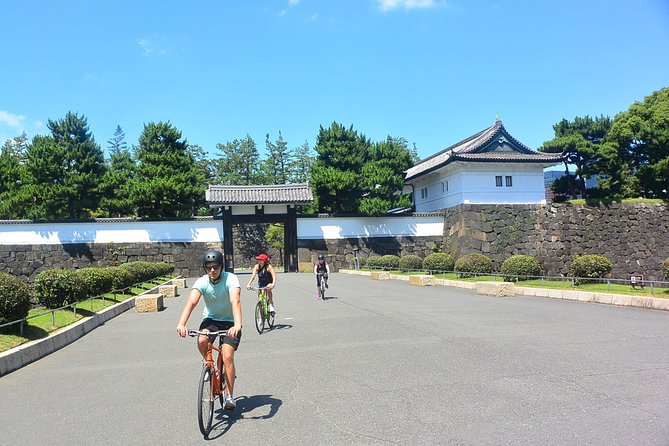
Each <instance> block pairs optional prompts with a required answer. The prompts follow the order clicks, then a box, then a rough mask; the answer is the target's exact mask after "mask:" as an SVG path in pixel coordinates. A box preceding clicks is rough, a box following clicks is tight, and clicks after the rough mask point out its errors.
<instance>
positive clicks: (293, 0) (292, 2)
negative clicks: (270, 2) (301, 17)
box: [288, 0, 300, 6]
mask: <svg viewBox="0 0 669 446" xmlns="http://www.w3.org/2000/svg"><path fill="white" fill-rule="evenodd" d="M288 4H289V5H290V6H297V5H299V4H300V0H288Z"/></svg>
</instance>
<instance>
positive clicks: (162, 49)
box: [137, 36, 170, 56]
mask: <svg viewBox="0 0 669 446" xmlns="http://www.w3.org/2000/svg"><path fill="white" fill-rule="evenodd" d="M166 41H167V39H166V38H165V37H163V36H158V37H155V38H153V39H146V38H141V39H139V40H137V45H139V47H140V48H141V49H142V52H143V53H144V55H145V56H162V55H165V54H167V53H169V52H170V50H169V48H168V47H167V45H166Z"/></svg>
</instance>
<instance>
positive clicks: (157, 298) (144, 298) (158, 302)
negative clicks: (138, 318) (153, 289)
mask: <svg viewBox="0 0 669 446" xmlns="http://www.w3.org/2000/svg"><path fill="white" fill-rule="evenodd" d="M163 308H165V306H164V305H163V295H162V294H143V295H141V296H137V297H136V298H135V310H136V311H137V312H138V313H153V312H156V311H160V310H162V309H163Z"/></svg>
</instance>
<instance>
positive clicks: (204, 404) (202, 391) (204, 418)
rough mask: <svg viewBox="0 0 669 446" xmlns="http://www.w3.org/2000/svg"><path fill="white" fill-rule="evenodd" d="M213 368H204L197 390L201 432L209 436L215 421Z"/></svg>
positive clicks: (198, 418) (198, 419)
mask: <svg viewBox="0 0 669 446" xmlns="http://www.w3.org/2000/svg"><path fill="white" fill-rule="evenodd" d="M212 378H213V376H212V370H211V366H209V365H206V366H204V367H203V368H202V374H201V375H200V382H199V384H198V390H197V400H198V401H197V403H198V404H197V421H198V424H199V425H200V432H202V435H204V436H207V435H209V432H211V422H212V420H213V419H214V392H213V390H214V386H213V382H212V381H213V379H212Z"/></svg>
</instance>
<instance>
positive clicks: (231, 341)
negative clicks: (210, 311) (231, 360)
mask: <svg viewBox="0 0 669 446" xmlns="http://www.w3.org/2000/svg"><path fill="white" fill-rule="evenodd" d="M233 325H235V323H234V322H227V321H217V320H214V319H210V318H205V319H203V320H202V323H200V331H202V330H204V329H207V330H209V331H219V330H227V329H229V328H230V327H232V326H233ZM241 339H242V331H241V330H239V333H237V337H236V338H233V337H232V336H225V337H224V338H223V344H228V345H231V346H232V347H233V348H234V349H235V351H237V348H238V347H239V341H241Z"/></svg>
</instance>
